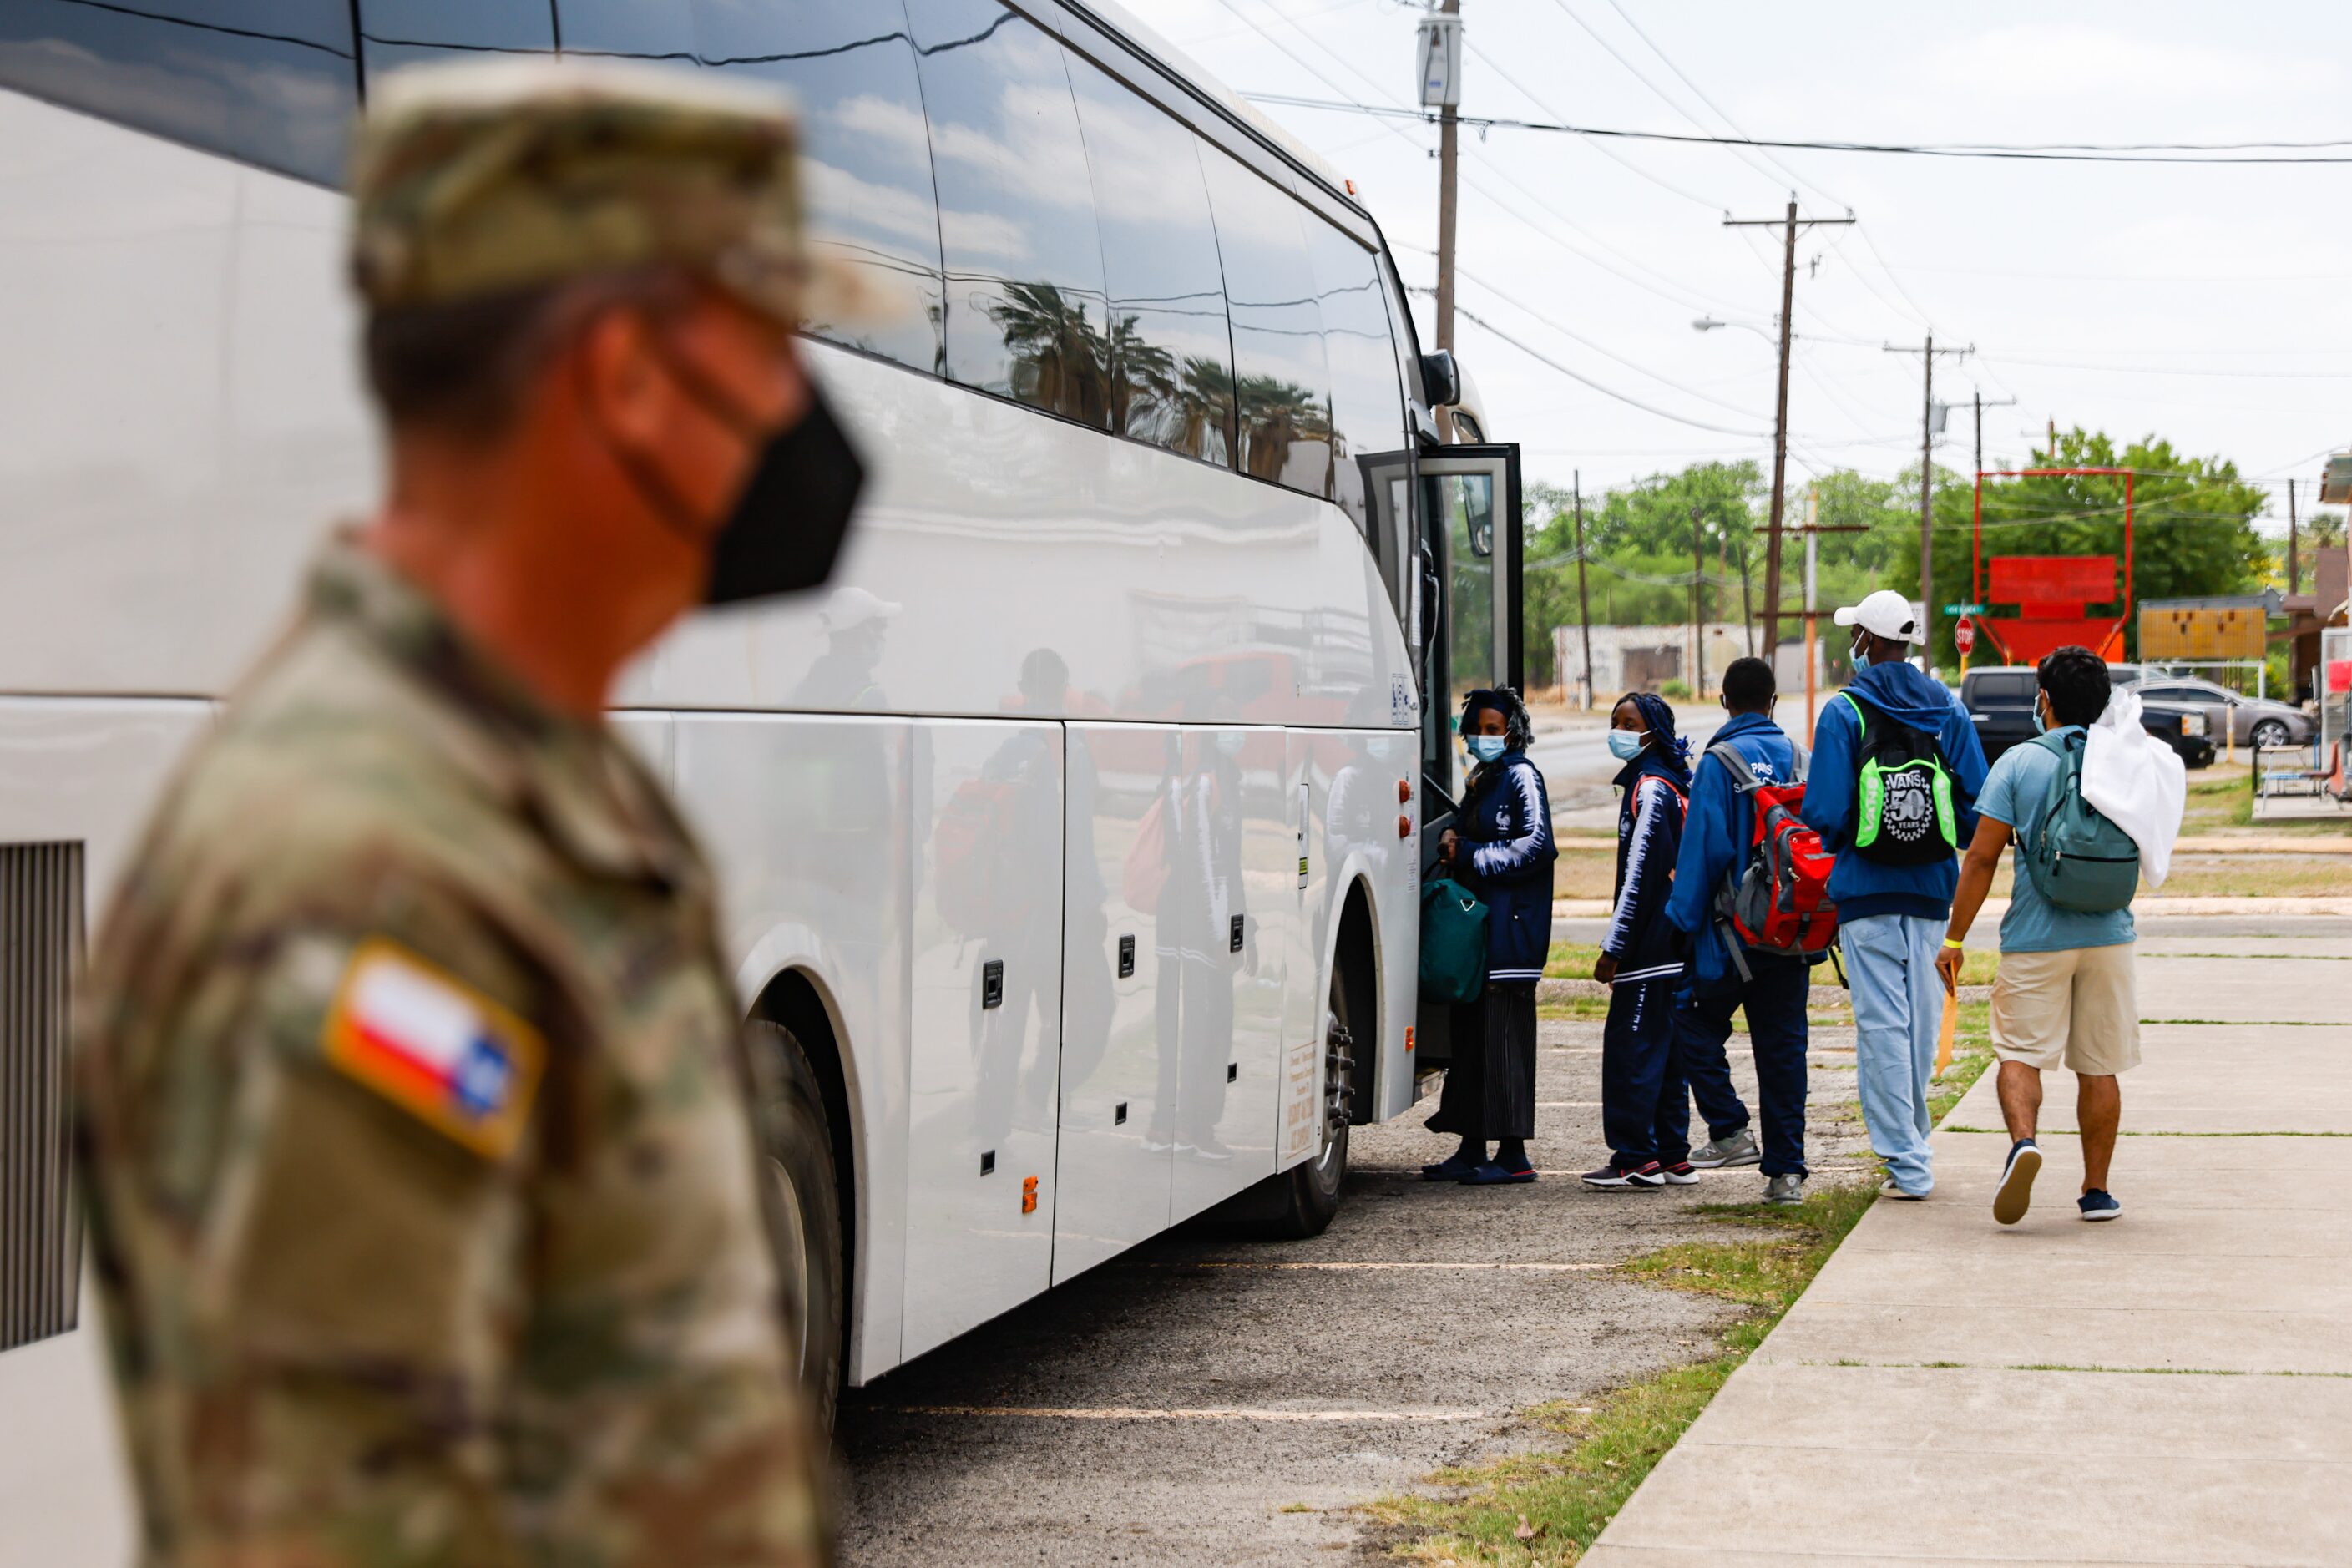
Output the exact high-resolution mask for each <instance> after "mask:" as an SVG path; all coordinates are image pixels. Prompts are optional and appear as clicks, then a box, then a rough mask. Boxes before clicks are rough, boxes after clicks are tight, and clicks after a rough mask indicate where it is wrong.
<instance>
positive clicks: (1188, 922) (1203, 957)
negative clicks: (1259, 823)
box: [1148, 730, 1257, 1160]
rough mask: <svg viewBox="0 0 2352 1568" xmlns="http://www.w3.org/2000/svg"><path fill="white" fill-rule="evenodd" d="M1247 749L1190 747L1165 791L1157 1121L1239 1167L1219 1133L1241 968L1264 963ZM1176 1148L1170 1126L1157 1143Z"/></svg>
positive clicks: (1233, 735) (1202, 1151)
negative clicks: (1254, 889) (1251, 850)
mask: <svg viewBox="0 0 2352 1568" xmlns="http://www.w3.org/2000/svg"><path fill="white" fill-rule="evenodd" d="M1244 740H1245V737H1244V735H1243V734H1242V733H1241V732H1240V731H1231V730H1226V731H1213V732H1212V733H1210V734H1207V735H1201V734H1197V733H1196V734H1194V735H1192V736H1190V737H1187V738H1186V741H1185V742H1184V750H1185V751H1186V752H1190V754H1191V758H1192V766H1191V767H1189V768H1186V769H1184V770H1182V771H1181V773H1175V774H1174V775H1173V776H1172V777H1171V779H1168V780H1164V781H1163V788H1164V789H1165V790H1166V791H1167V793H1166V795H1164V797H1163V802H1164V804H1163V805H1162V807H1161V809H1163V810H1164V812H1165V814H1166V815H1165V819H1164V822H1165V825H1164V827H1163V829H1162V832H1161V841H1162V843H1163V844H1164V845H1165V847H1166V854H1167V857H1168V868H1169V875H1168V879H1167V883H1166V886H1165V887H1164V888H1163V889H1161V892H1160V908H1159V925H1158V932H1157V935H1156V937H1155V939H1154V945H1155V946H1156V948H1157V950H1158V953H1159V957H1160V975H1159V994H1158V998H1157V1000H1158V1004H1159V1018H1160V1031H1159V1033H1160V1093H1159V1096H1158V1105H1157V1115H1158V1116H1160V1117H1166V1116H1168V1115H1169V1114H1170V1112H1171V1110H1172V1111H1173V1112H1174V1114H1175V1121H1174V1123H1173V1130H1174V1134H1175V1135H1174V1138H1173V1142H1175V1143H1176V1144H1177V1146H1179V1147H1181V1148H1185V1149H1189V1150H1191V1151H1192V1152H1195V1153H1197V1154H1199V1155H1200V1156H1201V1157H1202V1158H1204V1159H1209V1160H1229V1159H1231V1158H1233V1151H1232V1150H1230V1149H1228V1148H1227V1147H1225V1144H1224V1142H1223V1140H1222V1139H1221V1138H1219V1137H1218V1136H1217V1127H1218V1123H1219V1122H1220V1121H1223V1118H1224V1110H1225V1068H1226V1064H1227V1063H1228V1062H1229V1061H1231V1060H1232V1057H1233V1037H1234V965H1235V963H1237V962H1238V963H1239V964H1240V966H1241V967H1242V969H1243V970H1244V972H1247V971H1250V970H1254V969H1255V965H1256V958H1257V952H1256V949H1257V942H1256V933H1255V931H1251V930H1250V929H1249V926H1248V923H1247V920H1246V916H1247V910H1245V908H1244V900H1243V887H1242V844H1241V817H1242V770H1241V751H1242V746H1243V743H1244ZM1173 751H1174V747H1172V746H1171V752H1173ZM1236 919H1241V920H1243V921H1244V924H1243V946H1242V950H1241V952H1240V953H1239V954H1238V955H1237V954H1236V953H1235V952H1234V950H1233V938H1232V932H1233V921H1234V920H1236ZM1148 1142H1150V1143H1151V1144H1155V1145H1165V1144H1166V1143H1168V1142H1171V1140H1170V1138H1169V1137H1168V1131H1167V1127H1166V1125H1165V1124H1164V1123H1163V1125H1162V1126H1161V1127H1160V1128H1159V1129H1157V1130H1156V1131H1155V1135H1154V1136H1153V1137H1151V1138H1150V1139H1149V1140H1148Z"/></svg>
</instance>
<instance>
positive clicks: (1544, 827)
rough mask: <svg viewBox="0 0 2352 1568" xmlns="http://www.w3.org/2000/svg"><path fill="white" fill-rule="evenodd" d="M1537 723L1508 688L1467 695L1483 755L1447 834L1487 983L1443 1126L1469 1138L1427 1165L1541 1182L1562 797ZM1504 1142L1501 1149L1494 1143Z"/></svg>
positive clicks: (1461, 1024)
mask: <svg viewBox="0 0 2352 1568" xmlns="http://www.w3.org/2000/svg"><path fill="white" fill-rule="evenodd" d="M1533 729H1534V727H1533V726H1532V725H1531V724H1530V723H1529V722H1528V710H1527V704H1525V703H1523V702H1521V701H1520V700H1519V694H1518V693H1517V692H1516V691H1514V690H1512V689H1510V688H1509V687H1507V686H1506V687H1500V688H1497V689H1495V690H1491V691H1486V690H1481V691H1473V692H1472V693H1470V695H1469V696H1468V697H1467V698H1465V700H1464V701H1463V704H1462V720H1461V730H1462V743H1463V745H1464V746H1465V747H1466V748H1467V749H1468V751H1469V752H1470V756H1471V760H1472V762H1473V763H1475V767H1474V768H1473V770H1472V772H1471V774H1470V782H1469V784H1467V785H1466V786H1465V788H1464V789H1463V792H1462V809H1461V812H1460V814H1459V819H1460V826H1459V827H1458V828H1448V829H1447V830H1446V832H1445V834H1444V837H1442V838H1440V840H1439V841H1438V854H1439V856H1440V857H1441V858H1443V859H1444V861H1445V865H1446V871H1447V874H1448V875H1450V876H1452V877H1453V878H1454V879H1455V880H1456V881H1458V882H1461V883H1462V884H1463V885H1465V887H1468V888H1469V889H1472V890H1473V891H1475V892H1476V893H1477V895H1478V896H1479V898H1481V899H1482V900H1485V901H1486V987H1485V989H1484V990H1483V991H1481V992H1480V993H1479V995H1478V999H1477V1000H1476V1001H1475V1002H1473V1003H1471V1004H1469V1005H1467V1006H1462V1007H1456V1008H1455V1009H1454V1018H1453V1034H1454V1060H1453V1064H1452V1066H1451V1067H1449V1068H1447V1070H1446V1074H1445V1091H1444V1098H1442V1099H1441V1100H1439V1101H1438V1104H1437V1114H1436V1115H1435V1116H1433V1117H1431V1118H1430V1120H1429V1127H1430V1130H1431V1131H1436V1132H1453V1133H1458V1134H1459V1135H1460V1136H1461V1139H1462V1147H1461V1148H1459V1149H1457V1150H1455V1151H1454V1153H1453V1155H1452V1156H1451V1157H1450V1158H1448V1159H1446V1160H1444V1161H1443V1162H1441V1163H1438V1164H1434V1165H1424V1166H1423V1167H1422V1172H1421V1173H1422V1174H1423V1176H1424V1177H1426V1178H1427V1179H1429V1180H1430V1181H1433V1182H1444V1181H1458V1182H1464V1183H1466V1184H1470V1185H1473V1186H1494V1185H1497V1184H1504V1183H1513V1182H1532V1181H1534V1180H1535V1179H1536V1171H1535V1165H1534V1163H1532V1162H1530V1161H1529V1160H1528V1150H1527V1141H1528V1139H1529V1138H1530V1137H1532V1136H1534V1134H1535V1130H1536V982H1537V981H1538V980H1539V979H1541V978H1542V976H1543V968H1544V960H1545V959H1546V958H1547V957H1548V956H1549V954H1550V952H1551V879H1552V862H1553V861H1554V860H1556V859H1558V858H1559V851H1558V850H1557V849H1555V848H1554V847H1552V838H1551V804H1550V802H1549V800H1548V799H1546V797H1545V795H1544V782H1543V774H1542V773H1539V772H1538V771H1537V769H1536V765H1535V764H1534V763H1531V762H1529V761H1528V754H1527V752H1528V741H1529V740H1530V739H1531V738H1532V736H1533ZM1489 1138H1492V1139H1494V1140H1495V1141H1496V1146H1495V1151H1494V1153H1493V1155H1492V1157H1491V1158H1490V1157H1489V1156H1488V1154H1487V1152H1486V1141H1487V1140H1488V1139H1489Z"/></svg>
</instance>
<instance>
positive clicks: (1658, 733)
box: [1584, 691, 1698, 1193]
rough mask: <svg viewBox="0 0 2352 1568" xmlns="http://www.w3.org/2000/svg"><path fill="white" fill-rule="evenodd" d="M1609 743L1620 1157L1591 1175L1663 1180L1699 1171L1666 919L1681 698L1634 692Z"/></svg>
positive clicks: (1681, 809) (1608, 1059)
mask: <svg viewBox="0 0 2352 1568" xmlns="http://www.w3.org/2000/svg"><path fill="white" fill-rule="evenodd" d="M1609 750H1610V751H1611V752H1612V753H1613V754H1614V755H1615V756H1616V757H1617V758H1618V759H1619V760H1620V761H1621V762H1622V763H1624V764H1625V766H1624V768H1623V769H1622V771H1621V772H1620V773H1618V774H1617V779H1616V783H1617V787H1618V788H1619V789H1621V790H1622V791H1624V796H1623V799H1622V802H1621V804H1620V805H1619V806H1618V808H1617V893H1616V900H1615V903H1614V906H1613V907H1612V910H1611V911H1610V916H1609V929H1608V931H1607V932H1606V933H1605V934H1603V936H1602V937H1601V956H1600V958H1599V959H1598V960H1597V961H1595V963H1593V965H1592V978H1593V979H1595V980H1598V981H1600V982H1601V984H1603V985H1607V986H1609V987H1611V990H1610V993H1609V1021H1608V1022H1607V1023H1606V1024H1605V1025H1603V1026H1602V1027H1601V1131H1602V1132H1603V1134H1604V1135H1605V1136H1606V1137H1607V1138H1608V1140H1609V1163H1607V1164H1605V1165H1602V1166H1601V1167H1600V1168H1599V1169H1598V1170H1592V1171H1587V1172H1586V1173H1584V1184H1585V1185H1586V1186H1589V1187H1601V1188H1606V1189H1608V1190H1610V1191H1612V1192H1635V1193H1647V1192H1655V1191H1657V1190H1658V1189H1659V1188H1660V1187H1663V1186H1664V1185H1665V1184H1667V1183H1668V1182H1674V1183H1675V1184H1685V1183H1689V1182H1696V1181H1697V1180H1698V1175H1697V1173H1696V1172H1695V1171H1693V1170H1692V1169H1691V1166H1690V1163H1689V1155H1690V1147H1689V1142H1688V1139H1687V1137H1686V1134H1687V1132H1688V1131H1689V1126H1690V1109H1689V1100H1688V1098H1687V1097H1688V1090H1687V1089H1685V1086H1684V1083H1683V1077H1682V1074H1681V1073H1680V1072H1679V1071H1677V1070H1676V1069H1675V1064H1674V1057H1673V1041H1674V1012H1675V987H1677V986H1678V985H1679V984H1681V983H1682V973H1683V942H1682V941H1681V937H1680V933H1679V932H1677V931H1675V928H1674V927H1673V926H1672V925H1671V924H1670V923H1669V922H1668V921H1667V920H1666V899H1667V896H1668V895H1669V894H1670V893H1672V892H1673V891H1674V878H1675V858H1676V857H1677V856H1679V855H1680V854H1681V853H1682V838H1683V818H1684V816H1685V814H1686V813H1687V812H1688V811H1689V809H1690V784H1691V772H1690V742H1688V741H1685V740H1684V739H1683V738H1682V737H1681V736H1679V735H1677V734H1675V710H1673V709H1672V708H1669V707H1667V706H1666V702H1665V699H1664V698H1662V697H1659V696H1656V695H1655V694H1654V693H1652V692H1647V691H1636V692H1633V693H1631V694H1629V695H1627V696H1626V697H1625V698H1624V699H1623V700H1621V701H1620V702H1619V703H1618V704H1617V707H1616V710H1615V711H1614V712H1613V713H1612V715H1611V729H1610V731H1609Z"/></svg>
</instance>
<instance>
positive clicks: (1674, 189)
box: [1462, 37, 1723, 212]
mask: <svg viewBox="0 0 2352 1568" xmlns="http://www.w3.org/2000/svg"><path fill="white" fill-rule="evenodd" d="M1462 44H1463V47H1465V48H1466V49H1468V50H1469V51H1470V52H1471V53H1472V54H1473V55H1475V56H1476V57H1477V58H1479V59H1480V60H1482V61H1484V62H1485V64H1486V68H1487V69H1488V70H1491V71H1493V72H1494V73H1495V74H1496V76H1498V77H1501V78H1502V79H1504V80H1505V81H1506V82H1507V83H1509V84H1510V85H1511V86H1512V87H1514V88H1517V89H1518V92H1519V96H1520V97H1522V98H1524V99H1526V100H1528V102H1529V103H1532V104H1534V105H1535V106H1536V107H1537V108H1538V109H1540V110H1543V111H1544V112H1545V113H1546V114H1550V115H1559V110H1557V109H1554V108H1553V107H1552V106H1551V105H1550V104H1549V103H1547V102H1545V101H1544V100H1542V99H1540V98H1538V97H1537V96H1536V94H1535V91H1534V89H1531V88H1529V87H1528V86H1527V85H1526V84H1525V83H1523V82H1521V81H1520V80H1519V79H1518V78H1517V77H1515V76H1513V75H1512V74H1511V73H1510V72H1509V71H1507V70H1506V69H1504V68H1503V66H1502V64H1501V62H1500V61H1498V60H1496V58H1494V57H1493V56H1491V55H1489V54H1487V53H1486V50H1484V49H1482V48H1480V47H1478V46H1477V45H1476V44H1475V43H1474V42H1472V41H1471V40H1470V39H1468V38H1466V37H1465V38H1464V39H1463V40H1462ZM1563 118H1564V117H1563ZM1585 145H1586V146H1588V147H1590V148H1591V149H1592V150H1593V151H1594V152H1595V153H1600V154H1601V156H1602V157H1604V158H1607V159H1608V160H1610V161H1611V162H1612V163H1616V164H1618V165H1620V166H1622V167H1623V168H1626V169H1630V170H1632V171H1633V173H1634V174H1639V175H1641V176H1642V178H1643V179H1645V180H1647V181H1649V182H1650V184H1654V185H1655V186H1657V187H1658V188H1659V189H1660V190H1662V191H1668V192H1671V193H1673V194H1674V195H1678V196H1680V197H1682V198H1683V200H1685V201H1686V202H1696V204H1697V205H1700V206H1703V207H1705V208H1706V209H1707V210H1708V211H1709V212H1720V211H1722V210H1723V204H1722V203H1721V202H1713V201H1709V200H1707V198H1706V197H1705V196H1702V195H1696V193H1694V192H1691V191H1686V190H1685V189H1683V188H1682V187H1681V186H1680V185H1677V184H1675V183H1674V182H1673V181H1671V180H1669V179H1666V178H1664V176H1663V175H1659V174H1652V173H1651V172H1650V171H1649V170H1647V169H1644V168H1643V167H1642V165H1641V164H1639V163H1634V162H1633V160H1632V159H1631V158H1627V157H1624V156H1622V155H1621V154H1619V153H1616V152H1615V151H1613V150H1612V149H1611V148H1610V147H1608V146H1607V145H1605V144H1603V143H1601V142H1593V141H1591V140H1588V141H1587V142H1585Z"/></svg>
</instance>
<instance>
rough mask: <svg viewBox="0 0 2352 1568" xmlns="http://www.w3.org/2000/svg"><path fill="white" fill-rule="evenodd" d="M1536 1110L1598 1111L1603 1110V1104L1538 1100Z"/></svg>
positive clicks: (1580, 1101) (1581, 1101) (1595, 1101)
mask: <svg viewBox="0 0 2352 1568" xmlns="http://www.w3.org/2000/svg"><path fill="white" fill-rule="evenodd" d="M1536 1109H1537V1110H1600V1109H1601V1102H1600V1101H1599V1100H1537V1101H1536Z"/></svg>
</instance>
